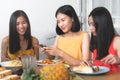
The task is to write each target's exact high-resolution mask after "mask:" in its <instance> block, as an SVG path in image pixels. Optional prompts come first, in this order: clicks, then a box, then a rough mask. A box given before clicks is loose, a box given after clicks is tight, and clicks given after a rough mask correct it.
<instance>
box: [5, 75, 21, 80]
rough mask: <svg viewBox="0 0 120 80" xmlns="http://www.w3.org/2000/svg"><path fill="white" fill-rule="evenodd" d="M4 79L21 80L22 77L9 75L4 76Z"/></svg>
mask: <svg viewBox="0 0 120 80" xmlns="http://www.w3.org/2000/svg"><path fill="white" fill-rule="evenodd" d="M3 79H4V80H20V77H19V76H18V75H15V74H14V75H9V76H6V77H5V78H3Z"/></svg>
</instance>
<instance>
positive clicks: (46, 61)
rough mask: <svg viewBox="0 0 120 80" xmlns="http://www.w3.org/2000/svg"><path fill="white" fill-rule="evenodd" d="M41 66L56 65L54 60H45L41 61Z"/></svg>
mask: <svg viewBox="0 0 120 80" xmlns="http://www.w3.org/2000/svg"><path fill="white" fill-rule="evenodd" d="M41 64H55V62H54V60H50V59H43V60H42V61H41Z"/></svg>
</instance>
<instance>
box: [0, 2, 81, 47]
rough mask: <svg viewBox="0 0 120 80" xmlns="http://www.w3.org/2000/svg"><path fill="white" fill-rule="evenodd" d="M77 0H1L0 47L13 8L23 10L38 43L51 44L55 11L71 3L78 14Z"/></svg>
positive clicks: (6, 31) (6, 32)
mask: <svg viewBox="0 0 120 80" xmlns="http://www.w3.org/2000/svg"><path fill="white" fill-rule="evenodd" d="M78 3H79V0H2V1H1V2H0V49H1V41H2V38H3V37H5V36H6V35H8V33H9V19H10V16H11V14H12V13H13V12H14V11H15V10H18V9H20V10H24V11H25V12H26V13H27V15H28V17H29V19H30V23H31V30H32V35H33V36H35V37H37V38H38V39H39V41H40V43H43V44H46V45H51V44H52V43H53V41H54V36H55V35H56V33H55V25H56V19H55V16H54V15H55V11H56V10H57V8H58V7H60V6H62V5H64V4H70V5H72V6H73V7H74V8H75V10H76V12H77V14H79V4H78Z"/></svg>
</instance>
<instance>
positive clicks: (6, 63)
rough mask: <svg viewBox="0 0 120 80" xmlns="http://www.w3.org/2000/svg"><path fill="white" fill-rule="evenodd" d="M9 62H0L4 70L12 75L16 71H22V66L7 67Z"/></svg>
mask: <svg viewBox="0 0 120 80" xmlns="http://www.w3.org/2000/svg"><path fill="white" fill-rule="evenodd" d="M8 63H9V61H4V62H1V66H3V67H5V68H6V69H10V70H12V71H13V73H16V72H17V71H18V70H20V69H22V66H9V65H8Z"/></svg>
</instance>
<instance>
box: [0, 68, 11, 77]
mask: <svg viewBox="0 0 120 80" xmlns="http://www.w3.org/2000/svg"><path fill="white" fill-rule="evenodd" d="M11 74H12V70H4V71H0V79H1V78H4V77H6V76H8V75H11Z"/></svg>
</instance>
